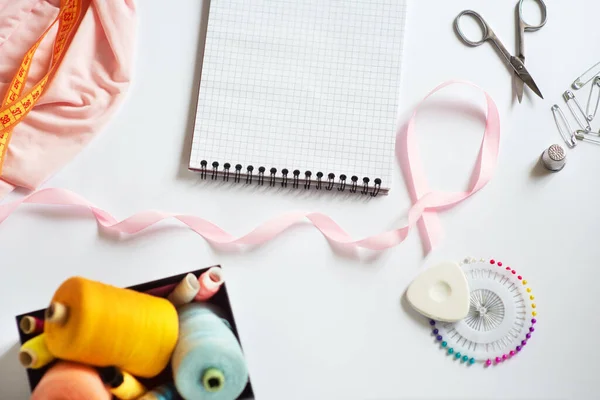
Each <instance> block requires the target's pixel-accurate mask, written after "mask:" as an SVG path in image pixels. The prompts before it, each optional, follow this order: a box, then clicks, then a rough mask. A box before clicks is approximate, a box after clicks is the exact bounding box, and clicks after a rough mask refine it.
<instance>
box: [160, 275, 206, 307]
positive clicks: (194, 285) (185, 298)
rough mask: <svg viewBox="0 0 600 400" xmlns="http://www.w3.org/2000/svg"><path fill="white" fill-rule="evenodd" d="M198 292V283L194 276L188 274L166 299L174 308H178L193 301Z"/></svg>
mask: <svg viewBox="0 0 600 400" xmlns="http://www.w3.org/2000/svg"><path fill="white" fill-rule="evenodd" d="M199 290H200V282H199V281H198V279H197V278H196V275H194V274H191V273H190V274H187V275H186V276H185V278H183V279H182V280H181V282H179V284H178V285H177V286H175V289H173V291H172V292H171V294H170V295H169V296H168V297H167V299H168V300H169V301H170V302H171V303H173V305H174V306H175V307H179V306H182V305H184V304H187V303H189V302H191V301H192V300H194V297H196V295H197V294H198V291H199Z"/></svg>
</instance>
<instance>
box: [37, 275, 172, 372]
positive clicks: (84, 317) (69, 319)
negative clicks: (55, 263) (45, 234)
mask: <svg viewBox="0 0 600 400" xmlns="http://www.w3.org/2000/svg"><path fill="white" fill-rule="evenodd" d="M44 331H45V334H46V344H47V345H48V349H50V351H51V352H52V354H54V355H55V356H56V357H58V358H62V359H65V360H70V361H77V362H81V363H84V364H89V365H93V366H98V367H106V366H118V367H119V368H121V369H123V370H126V371H129V372H130V373H132V374H134V375H137V376H140V377H144V378H150V377H153V376H156V375H158V374H159V373H160V372H161V371H162V370H163V369H164V368H165V367H166V366H167V364H168V363H169V358H170V357H171V353H172V352H173V349H174V348H175V344H176V343H177V337H178V333H179V321H178V317H177V311H176V310H175V307H174V306H173V305H172V304H171V303H170V302H169V301H168V300H165V299H162V298H159V297H154V296H150V295H147V294H145V293H139V292H136V291H133V290H130V289H121V288H117V287H114V286H110V285H106V284H103V283H100V282H95V281H91V280H88V279H85V278H81V277H73V278H69V279H67V280H66V281H65V282H63V284H62V285H61V286H60V287H59V288H58V290H57V291H56V293H55V294H54V297H53V299H52V304H51V306H50V307H49V308H48V310H47V312H46V323H45V327H44Z"/></svg>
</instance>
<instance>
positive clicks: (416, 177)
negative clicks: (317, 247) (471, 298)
mask: <svg viewBox="0 0 600 400" xmlns="http://www.w3.org/2000/svg"><path fill="white" fill-rule="evenodd" d="M452 84H466V85H470V86H473V87H475V88H477V89H479V90H481V91H482V92H483V93H484V94H485V98H486V101H487V119H486V125H485V132H484V134H483V140H482V142H481V148H480V150H479V156H478V160H477V163H476V165H475V168H474V171H473V179H472V183H471V187H470V189H469V190H467V191H465V192H437V191H432V190H430V189H429V185H428V183H427V179H426V177H425V173H424V170H423V166H422V162H421V158H420V155H419V151H418V146H417V143H416V137H415V136H416V134H415V117H416V114H417V112H418V111H419V109H420V107H421V105H422V104H423V102H424V101H425V100H427V99H428V98H429V97H430V96H431V95H433V94H434V93H436V92H438V91H439V90H441V89H443V88H445V87H446V86H449V85H452ZM404 139H405V141H406V142H405V145H406V146H405V152H406V154H404V157H405V159H406V160H407V163H406V164H407V168H406V170H405V174H406V176H407V179H406V180H407V185H408V187H409V190H410V191H411V193H412V196H413V202H414V204H413V206H412V207H411V208H410V210H409V212H408V223H407V225H406V226H404V227H402V228H398V229H394V230H391V231H387V232H382V233H379V234H377V235H373V236H370V237H367V238H363V239H358V240H356V239H353V238H352V236H350V235H349V234H348V233H347V232H346V231H344V230H343V229H342V228H341V227H340V226H339V225H338V224H337V223H336V222H335V221H334V220H333V219H331V218H330V217H328V216H327V215H325V214H322V213H316V212H292V213H286V214H283V215H280V216H278V217H275V218H273V219H270V220H268V221H266V222H264V223H262V224H261V225H259V226H258V227H257V228H255V229H254V230H253V231H251V232H250V233H247V234H245V235H243V236H240V237H235V236H233V235H231V234H230V233H228V232H226V231H225V230H224V229H222V228H220V227H219V226H217V225H215V224H213V223H212V222H210V221H207V220H205V219H204V218H201V217H197V216H193V215H181V214H171V213H165V212H161V211H142V212H140V213H137V214H135V215H132V216H131V217H129V218H126V219H124V220H122V221H119V220H117V219H116V218H115V217H113V216H112V215H111V214H109V213H108V212H107V211H105V210H103V209H101V208H98V207H96V206H95V205H93V204H92V203H90V202H89V201H87V200H86V199H84V198H83V197H81V196H79V195H77V194H75V193H73V192H70V191H68V190H65V189H58V188H49V189H41V190H38V191H36V192H33V193H31V194H30V195H28V196H26V197H24V198H22V199H19V200H16V201H12V202H9V203H5V204H2V205H0V223H2V222H3V221H4V220H5V219H6V218H8V217H9V216H10V215H11V214H12V213H13V212H14V211H15V210H16V209H17V208H18V207H19V206H20V205H22V204H41V205H60V206H70V207H73V208H83V209H88V210H89V211H91V213H92V215H93V216H94V217H95V218H96V220H97V222H98V224H100V225H101V226H103V227H105V228H107V229H110V230H113V231H116V232H119V233H125V234H136V233H138V232H140V231H142V230H144V229H146V228H148V227H150V226H152V225H154V224H156V223H158V222H160V221H162V220H165V219H169V218H174V219H177V220H179V221H181V222H182V223H183V224H185V225H187V226H188V227H189V228H190V229H192V230H193V231H194V232H196V233H198V234H199V235H200V236H202V237H203V238H204V239H205V240H207V241H209V242H211V243H213V244H237V245H252V246H256V245H260V244H263V243H265V242H268V241H269V240H272V239H274V238H275V237H276V236H278V235H279V234H280V233H282V232H283V231H285V230H286V229H288V228H290V227H292V226H293V225H296V224H299V223H301V222H305V221H307V220H308V221H309V222H310V223H312V224H313V225H314V226H315V228H317V229H318V230H319V231H320V232H321V233H322V234H323V235H324V236H325V237H326V238H327V239H328V240H330V241H331V242H335V243H338V244H343V245H351V246H355V247H361V248H366V249H371V250H383V249H387V248H390V247H393V246H396V245H398V244H400V243H401V242H402V241H404V239H406V237H407V235H408V232H409V230H410V229H411V228H412V227H414V226H415V225H416V224H417V222H418V221H419V220H420V219H421V218H422V222H423V227H424V233H425V235H424V236H425V237H426V238H427V240H428V242H429V244H430V245H429V246H427V247H428V248H431V247H433V246H435V244H437V243H438V241H439V238H440V234H441V231H442V230H441V225H440V221H439V219H438V216H437V212H438V211H441V210H443V209H447V208H448V207H451V206H454V205H456V204H458V203H460V202H461V201H463V200H465V199H467V198H468V197H470V196H472V195H473V194H475V193H476V192H478V191H479V190H480V189H481V188H483V187H484V186H485V185H486V184H487V183H488V182H489V181H490V179H491V178H492V175H493V172H494V169H495V167H496V161H497V158H498V151H499V142H500V119H499V115H498V108H497V107H496V104H495V103H494V101H493V100H492V98H491V97H490V96H489V95H488V94H487V93H486V92H485V91H483V90H482V89H481V88H479V87H478V86H476V85H474V84H472V83H469V82H457V81H450V82H446V83H443V84H441V85H440V86H438V87H437V88H435V89H434V90H433V91H432V92H431V93H429V94H428V95H427V97H425V98H424V99H423V100H422V101H421V103H419V105H418V106H417V108H416V109H415V111H414V114H413V116H412V117H411V119H410V121H409V123H408V128H407V130H406V135H405V137H404ZM399 140H400V138H399Z"/></svg>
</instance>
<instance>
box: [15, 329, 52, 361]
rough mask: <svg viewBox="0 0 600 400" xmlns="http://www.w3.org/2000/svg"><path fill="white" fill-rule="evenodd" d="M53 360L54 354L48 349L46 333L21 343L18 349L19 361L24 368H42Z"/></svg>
mask: <svg viewBox="0 0 600 400" xmlns="http://www.w3.org/2000/svg"><path fill="white" fill-rule="evenodd" d="M53 360H54V356H53V355H52V353H51V352H50V350H48V346H47V343H46V334H44V333H42V334H41V335H38V336H36V337H34V338H33V339H29V340H28V341H26V342H25V343H23V345H22V346H21V349H20V351H19V362H20V363H21V365H23V366H24V367H25V368H31V369H38V368H42V367H44V366H46V365H48V364H49V363H51V362H52V361H53Z"/></svg>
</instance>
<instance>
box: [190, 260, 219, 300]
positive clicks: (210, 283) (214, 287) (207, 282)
mask: <svg viewBox="0 0 600 400" xmlns="http://www.w3.org/2000/svg"><path fill="white" fill-rule="evenodd" d="M198 282H199V283H200V290H199V291H198V294H197V295H196V298H195V300H196V301H206V300H208V299H210V298H211V297H213V296H214V295H215V293H217V292H218V291H219V288H220V287H221V285H222V284H223V282H224V280H223V272H222V271H221V268H219V267H212V268H210V269H209V270H208V271H206V272H204V273H203V274H202V275H200V278H198Z"/></svg>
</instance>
